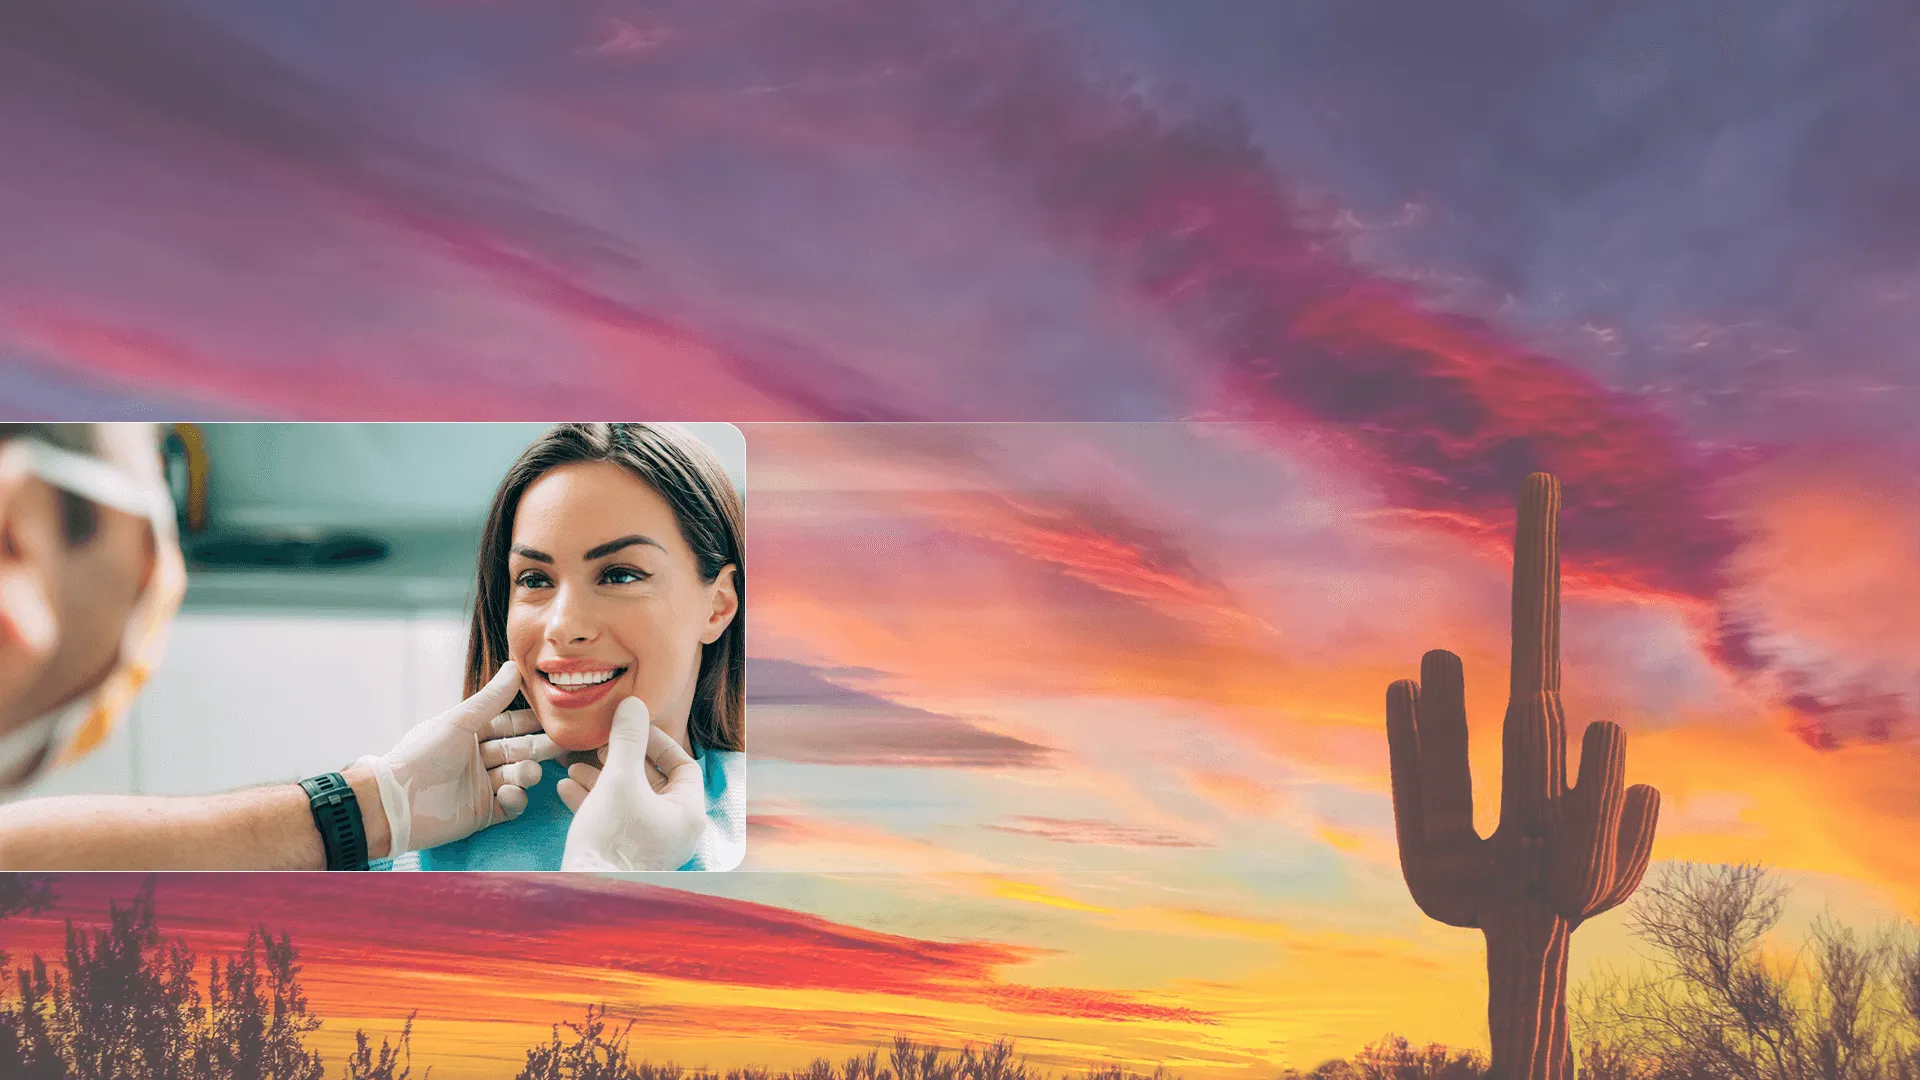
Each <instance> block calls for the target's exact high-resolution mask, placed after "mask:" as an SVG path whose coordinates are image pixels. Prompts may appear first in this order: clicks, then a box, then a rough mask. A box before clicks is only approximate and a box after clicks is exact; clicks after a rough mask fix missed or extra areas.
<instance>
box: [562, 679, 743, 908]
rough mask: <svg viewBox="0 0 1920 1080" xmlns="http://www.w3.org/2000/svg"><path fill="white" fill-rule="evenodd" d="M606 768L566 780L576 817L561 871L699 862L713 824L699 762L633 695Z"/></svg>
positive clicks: (574, 773) (621, 711)
mask: <svg viewBox="0 0 1920 1080" xmlns="http://www.w3.org/2000/svg"><path fill="white" fill-rule="evenodd" d="M600 754H601V757H600V760H601V762H602V764H601V767H600V768H598V769H596V768H594V767H593V766H592V765H588V764H584V763H582V764H576V765H574V766H573V767H571V768H570V769H568V770H567V778H566V779H564V780H562V781H560V785H559V795H560V801H561V802H564V803H566V805H567V809H569V810H572V811H573V824H572V825H571V826H570V827H568V829H567V848H566V851H565V853H564V854H562V855H561V857H560V869H562V870H603V871H604V870H621V871H634V870H678V869H680V867H682V866H684V865H686V863H687V861H688V860H689V859H691V858H693V855H694V851H695V848H696V846H697V844H698V843H699V840H700V834H701V831H702V830H704V829H705V828H706V825H707V789H706V780H705V776H704V774H703V773H701V771H700V763H699V762H698V761H695V760H694V759H693V758H692V757H690V756H689V755H688V754H687V752H686V751H685V750H682V749H680V744H678V743H676V742H674V741H673V737H672V736H670V735H668V734H667V733H666V732H664V731H662V730H660V729H659V728H657V727H654V726H653V723H652V721H651V718H650V717H649V716H648V715H647V704H646V702H644V701H641V700H640V699H639V698H636V697H630V698H628V699H626V700H625V701H623V702H621V703H620V707H619V708H617V709H615V710H614V713H613V734H612V737H611V738H610V739H609V740H608V741H607V746H606V749H604V750H602V751H601V752H600Z"/></svg>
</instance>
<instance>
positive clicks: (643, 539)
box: [549, 533, 667, 562]
mask: <svg viewBox="0 0 1920 1080" xmlns="http://www.w3.org/2000/svg"><path fill="white" fill-rule="evenodd" d="M635 544H652V545H653V546H654V547H657V548H660V550H661V551H665V550H667V549H666V548H665V547H662V546H661V544H660V541H658V540H655V539H654V538H652V537H651V536H641V535H640V534H639V533H634V534H633V535H632V536H623V537H621V538H620V539H618V540H609V541H607V542H606V543H604V544H601V545H600V546H599V547H596V548H592V549H590V550H589V551H588V552H587V554H586V556H585V558H586V559H587V561H588V562H592V561H593V560H594V559H600V558H604V557H606V556H608V555H611V554H613V553H614V552H616V551H619V550H620V549H621V548H629V547H632V546H633V545H635ZM549 561H551V560H549Z"/></svg>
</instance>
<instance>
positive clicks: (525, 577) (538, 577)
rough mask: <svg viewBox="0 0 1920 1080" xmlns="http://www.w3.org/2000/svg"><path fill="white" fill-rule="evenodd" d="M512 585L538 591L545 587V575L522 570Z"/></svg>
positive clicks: (535, 571) (534, 571)
mask: <svg viewBox="0 0 1920 1080" xmlns="http://www.w3.org/2000/svg"><path fill="white" fill-rule="evenodd" d="M513 583H514V584H515V585H518V586H520V587H521V588H523V589H538V588H541V587H543V586H545V585H546V583H547V575H545V574H543V573H541V572H540V571H538V570H522V571H521V572H520V576H519V577H517V578H514V579H513Z"/></svg>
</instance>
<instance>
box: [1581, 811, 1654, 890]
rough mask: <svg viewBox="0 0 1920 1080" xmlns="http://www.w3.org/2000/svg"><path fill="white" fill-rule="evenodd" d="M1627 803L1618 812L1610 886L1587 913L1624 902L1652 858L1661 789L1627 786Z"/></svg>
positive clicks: (1638, 883) (1643, 875)
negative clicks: (1618, 819)
mask: <svg viewBox="0 0 1920 1080" xmlns="http://www.w3.org/2000/svg"><path fill="white" fill-rule="evenodd" d="M1625 802H1626V805H1625V807H1624V808H1623V809H1622V810H1621V811H1620V835H1619V846H1618V849H1617V850H1618V854H1617V855H1615V856H1614V870H1613V888H1611V889H1610V890H1608V892H1607V895H1606V896H1604V897H1602V898H1601V900H1600V903H1599V904H1598V905H1597V906H1596V907H1595V908H1594V909H1593V910H1592V911H1591V912H1589V913H1588V917H1592V916H1594V915H1598V914H1600V913H1601V912H1603V911H1608V910H1611V909H1613V908H1616V907H1618V906H1620V905H1621V904H1622V903H1624V902H1626V899H1627V897H1629V896H1632V895H1633V890H1635V889H1637V888H1639V887H1640V879H1641V878H1643V877H1645V876H1646V873H1647V863H1648V862H1650V861H1652V859H1653V830H1654V826H1656V825H1658V824H1659V822H1660V792H1658V791H1656V790H1655V789H1653V788H1652V787H1649V786H1648V785H1646V784H1635V785H1633V786H1632V787H1630V788H1628V789H1627V795H1626V800H1625Z"/></svg>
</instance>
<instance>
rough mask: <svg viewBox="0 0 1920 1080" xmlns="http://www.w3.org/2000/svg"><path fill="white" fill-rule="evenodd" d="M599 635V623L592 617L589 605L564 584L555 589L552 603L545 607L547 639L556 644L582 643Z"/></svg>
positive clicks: (590, 640)
mask: <svg viewBox="0 0 1920 1080" xmlns="http://www.w3.org/2000/svg"><path fill="white" fill-rule="evenodd" d="M599 636H600V625H599V622H598V621H597V620H595V619H594V618H593V612H592V610H591V605H590V604H588V603H585V602H583V600H582V598H581V597H579V596H578V595H577V594H575V593H574V592H573V591H572V590H570V589H568V588H567V587H566V586H565V585H562V586H560V587H559V588H558V589H557V590H555V595H554V598H553V605H552V606H551V607H549V608H548V609H547V640H548V641H551V642H553V643H554V644H556V645H582V644H587V643H589V642H592V641H593V640H594V639H595V638H597V637H599Z"/></svg>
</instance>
